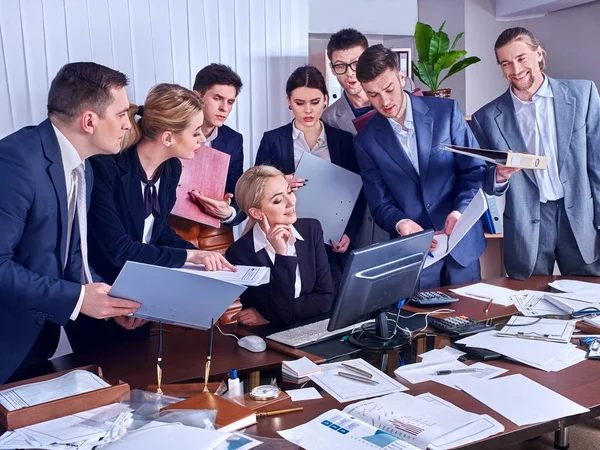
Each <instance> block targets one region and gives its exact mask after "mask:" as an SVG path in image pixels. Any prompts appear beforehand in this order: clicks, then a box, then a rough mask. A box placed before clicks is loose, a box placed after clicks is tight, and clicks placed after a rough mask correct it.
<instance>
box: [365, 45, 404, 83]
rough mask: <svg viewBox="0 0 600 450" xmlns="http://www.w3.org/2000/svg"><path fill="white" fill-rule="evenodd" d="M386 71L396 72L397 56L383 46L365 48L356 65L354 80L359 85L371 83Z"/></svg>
mask: <svg viewBox="0 0 600 450" xmlns="http://www.w3.org/2000/svg"><path fill="white" fill-rule="evenodd" d="M388 69H392V70H398V55H397V54H396V53H394V52H393V51H392V50H390V49H389V48H387V47H384V46H383V44H377V45H372V46H370V47H369V48H367V49H366V50H365V51H364V52H363V54H362V55H360V58H358V64H357V65H356V78H357V79H358V81H360V82H361V83H365V82H369V81H373V80H374V79H375V78H377V77H378V76H379V75H381V74H382V73H383V72H385V71H386V70H388Z"/></svg>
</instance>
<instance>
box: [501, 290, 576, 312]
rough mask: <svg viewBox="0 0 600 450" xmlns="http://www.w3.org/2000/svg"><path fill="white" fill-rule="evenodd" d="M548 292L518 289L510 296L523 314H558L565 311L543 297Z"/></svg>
mask: <svg viewBox="0 0 600 450" xmlns="http://www.w3.org/2000/svg"><path fill="white" fill-rule="evenodd" d="M547 294H548V293H547V292H542V291H527V290H525V291H519V292H517V293H516V294H515V295H513V296H511V300H512V301H513V303H514V305H515V306H516V307H517V309H518V310H519V312H520V313H521V314H522V315H524V316H546V315H554V316H560V315H563V314H564V313H565V312H564V311H563V310H562V309H561V308H559V307H557V306H555V305H553V304H552V303H551V302H549V301H548V299H547V298H546V297H545V296H546V295H547Z"/></svg>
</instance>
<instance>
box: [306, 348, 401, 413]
mask: <svg viewBox="0 0 600 450" xmlns="http://www.w3.org/2000/svg"><path fill="white" fill-rule="evenodd" d="M344 362H345V363H347V364H352V365H353V366H355V367H358V368H359V369H362V370H365V371H367V372H369V373H370V374H371V375H373V377H372V378H371V379H372V380H374V381H376V382H377V383H378V384H368V383H363V382H361V381H356V380H353V379H349V378H345V377H342V376H340V375H338V372H350V373H353V372H352V371H350V370H348V369H346V368H345V367H344V366H342V364H341V363H339V362H335V363H329V364H321V365H320V366H319V367H320V368H321V372H319V373H313V374H311V375H309V377H310V379H311V380H313V381H314V382H315V383H317V384H318V385H319V386H321V387H322V388H323V389H325V390H326V391H327V392H328V393H329V394H330V395H331V396H333V397H334V398H335V399H336V400H337V401H338V402H340V403H344V402H351V401H355V400H360V399H363V398H369V397H376V396H378V395H385V394H391V393H393V392H400V391H406V390H408V388H406V387H405V386H403V385H402V384H400V383H399V382H397V381H396V380H394V379H392V378H390V377H389V376H387V375H386V374H385V373H383V372H382V371H380V370H378V369H376V368H375V367H373V366H372V365H370V364H369V363H367V362H366V361H364V360H362V359H360V358H359V359H352V360H350V361H344Z"/></svg>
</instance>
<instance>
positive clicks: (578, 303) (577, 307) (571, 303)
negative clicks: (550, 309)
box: [544, 294, 600, 314]
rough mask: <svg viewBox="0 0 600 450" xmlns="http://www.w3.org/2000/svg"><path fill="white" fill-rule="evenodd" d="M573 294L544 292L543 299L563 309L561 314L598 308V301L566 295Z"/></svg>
mask: <svg viewBox="0 0 600 450" xmlns="http://www.w3.org/2000/svg"><path fill="white" fill-rule="evenodd" d="M570 295H575V294H545V295H544V299H545V300H546V301H548V303H550V304H552V305H554V306H555V307H557V308H558V309H560V310H562V311H563V314H565V313H566V314H573V313H574V312H576V311H581V310H584V309H590V308H600V304H598V303H588V302H586V301H582V300H576V299H573V298H569V297H568V296H570Z"/></svg>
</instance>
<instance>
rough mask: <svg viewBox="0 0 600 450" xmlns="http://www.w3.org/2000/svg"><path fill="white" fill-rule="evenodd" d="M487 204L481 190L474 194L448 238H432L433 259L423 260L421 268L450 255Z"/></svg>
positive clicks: (438, 236) (445, 236)
mask: <svg viewBox="0 0 600 450" xmlns="http://www.w3.org/2000/svg"><path fill="white" fill-rule="evenodd" d="M487 208H488V207H487V202H486V200H485V195H484V193H483V191H482V190H481V189H479V191H478V192H477V194H475V197H473V199H472V200H471V202H470V203H469V206H467V208H466V209H465V210H464V212H463V213H462V215H461V216H460V218H459V219H458V221H457V222H456V225H455V226H454V229H453V230H452V233H450V236H448V235H445V234H439V235H437V236H435V237H434V239H435V240H436V241H437V246H436V247H435V248H434V249H433V251H432V252H431V253H432V254H433V258H425V265H424V266H423V267H429V266H430V265H432V264H435V263H436V262H438V261H439V260H440V259H442V258H444V257H445V256H446V255H447V254H448V253H450V252H451V251H452V250H453V249H454V247H456V246H457V245H458V243H459V242H460V241H461V240H462V239H463V238H464V237H465V235H466V234H467V233H468V232H469V230H470V229H471V228H473V225H475V224H476V223H477V222H478V221H479V219H480V218H481V216H483V213H484V212H485V211H486V210H487Z"/></svg>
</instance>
